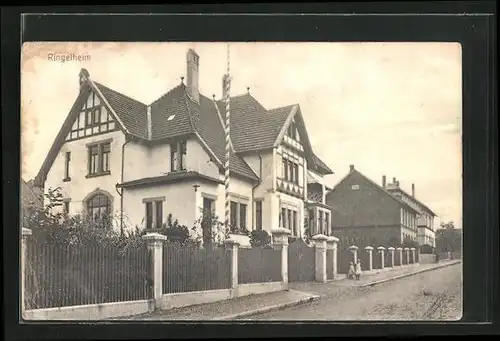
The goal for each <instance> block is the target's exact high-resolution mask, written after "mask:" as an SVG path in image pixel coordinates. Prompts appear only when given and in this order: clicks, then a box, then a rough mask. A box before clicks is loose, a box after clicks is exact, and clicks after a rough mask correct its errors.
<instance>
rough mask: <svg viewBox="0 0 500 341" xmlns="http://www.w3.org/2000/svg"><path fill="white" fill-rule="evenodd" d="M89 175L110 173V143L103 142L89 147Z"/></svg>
mask: <svg viewBox="0 0 500 341" xmlns="http://www.w3.org/2000/svg"><path fill="white" fill-rule="evenodd" d="M88 148H89V160H88V171H89V175H105V174H109V172H110V160H109V157H110V153H111V143H110V142H104V143H100V144H95V145H92V146H89V147H88Z"/></svg>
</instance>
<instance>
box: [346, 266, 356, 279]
mask: <svg viewBox="0 0 500 341" xmlns="http://www.w3.org/2000/svg"><path fill="white" fill-rule="evenodd" d="M354 274H355V269H354V263H353V262H350V263H349V272H348V273H347V278H348V279H354Z"/></svg>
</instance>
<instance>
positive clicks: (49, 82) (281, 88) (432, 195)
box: [21, 42, 462, 228]
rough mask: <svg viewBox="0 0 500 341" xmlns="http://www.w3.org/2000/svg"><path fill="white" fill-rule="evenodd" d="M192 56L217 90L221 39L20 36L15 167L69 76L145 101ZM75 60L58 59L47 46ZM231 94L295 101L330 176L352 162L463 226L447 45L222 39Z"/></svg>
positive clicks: (458, 101) (207, 86) (32, 163)
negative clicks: (83, 74)
mask: <svg viewBox="0 0 500 341" xmlns="http://www.w3.org/2000/svg"><path fill="white" fill-rule="evenodd" d="M189 48H194V49H195V50H196V52H197V53H198V55H199V57H200V60H199V63H200V70H199V72H200V74H199V77H200V78H199V82H200V83H199V86H200V92H201V93H202V94H204V95H205V96H207V97H209V98H211V97H212V94H215V95H216V97H217V98H218V99H219V98H220V97H221V94H222V76H223V74H224V73H225V72H226V68H227V44H225V43H95V42H92V43H59V42H58V43H47V42H44V43H25V44H24V45H23V49H22V56H21V68H22V69H21V153H22V155H21V160H22V164H21V170H22V173H21V174H22V177H23V178H24V179H25V180H29V179H32V178H34V177H35V176H36V174H37V173H38V171H39V169H40V166H41V164H42V162H43V160H44V159H45V157H46V155H47V153H48V150H49V148H50V146H51V145H52V142H53V140H54V139H55V137H56V134H57V133H58V132H59V129H60V128H61V126H62V123H63V121H64V119H65V118H66V116H67V115H68V113H69V110H70V108H71V106H72V105H73V103H74V101H75V100H76V97H77V95H78V87H79V85H78V74H79V72H80V69H81V68H86V69H87V70H88V71H89V73H90V77H91V78H92V79H94V80H96V81H98V82H99V83H101V84H104V85H106V86H108V87H110V88H113V89H115V90H117V91H119V92H122V93H124V94H126V95H128V96H130V97H132V98H135V99H137V100H139V101H141V102H143V103H145V104H150V103H151V102H153V101H154V100H155V99H157V98H158V97H160V96H161V95H163V94H164V93H166V92H167V91H168V90H170V89H171V88H173V87H174V86H176V85H178V84H179V83H180V82H181V77H185V76H186V52H187V49H189ZM66 53H72V54H74V56H76V57H78V56H80V57H82V59H85V60H81V61H78V60H71V61H65V62H61V61H58V60H55V59H57V58H54V57H53V54H66ZM230 68H231V75H232V85H231V94H232V95H238V94H243V93H246V92H247V87H249V88H250V93H251V94H252V95H253V96H254V97H255V98H256V99H257V100H258V101H259V102H260V103H261V104H262V105H264V107H266V108H268V109H271V108H275V107H279V106H285V105H289V104H299V105H300V108H301V111H302V114H303V116H304V120H305V123H306V128H307V131H308V134H309V138H310V140H311V144H312V147H313V149H314V151H315V153H316V154H317V155H318V156H319V157H320V158H321V159H322V160H323V161H325V162H326V163H327V164H328V165H329V167H330V168H331V169H332V170H333V171H334V172H335V174H333V175H330V176H327V178H326V179H327V182H328V184H329V185H330V186H334V185H335V184H336V183H337V182H338V181H339V180H341V179H342V178H343V177H344V176H345V175H346V174H347V173H348V171H349V165H351V164H352V165H354V166H355V168H356V169H357V170H359V171H360V172H361V173H363V174H364V175H366V176H368V177H369V178H371V179H372V180H374V181H375V182H377V183H379V184H380V183H381V180H382V176H383V175H386V176H387V179H388V180H391V179H392V178H393V177H396V178H397V179H398V180H399V182H400V186H401V187H402V188H403V189H404V190H406V191H407V192H411V184H412V183H414V184H415V193H416V198H417V199H419V200H420V201H422V202H424V203H425V204H426V205H427V206H429V207H430V208H431V209H433V211H435V212H436V213H437V215H438V218H437V223H439V222H440V221H445V222H447V221H450V220H453V221H454V222H455V225H456V226H457V227H459V228H461V227H462V221H461V220H462V155H461V154H462V153H461V151H462V147H461V127H462V123H461V120H462V71H461V69H462V62H461V46H460V45H459V44H457V43H413V42H412V43H231V44H230Z"/></svg>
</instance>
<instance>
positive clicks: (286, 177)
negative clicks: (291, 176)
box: [283, 159, 288, 180]
mask: <svg viewBox="0 0 500 341" xmlns="http://www.w3.org/2000/svg"><path fill="white" fill-rule="evenodd" d="M283 177H284V178H285V180H288V160H287V159H283Z"/></svg>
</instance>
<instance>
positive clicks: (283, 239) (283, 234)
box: [271, 227, 291, 290]
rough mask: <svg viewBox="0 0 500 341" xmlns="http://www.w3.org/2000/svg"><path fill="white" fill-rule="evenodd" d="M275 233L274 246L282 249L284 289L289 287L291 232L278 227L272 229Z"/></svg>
mask: <svg viewBox="0 0 500 341" xmlns="http://www.w3.org/2000/svg"><path fill="white" fill-rule="evenodd" d="M271 234H272V235H273V247H274V248H275V249H277V250H281V283H282V284H283V289H284V290H287V289H288V237H289V236H290V234H291V231H290V230H289V229H286V228H283V227H278V228H276V229H273V230H271Z"/></svg>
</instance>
